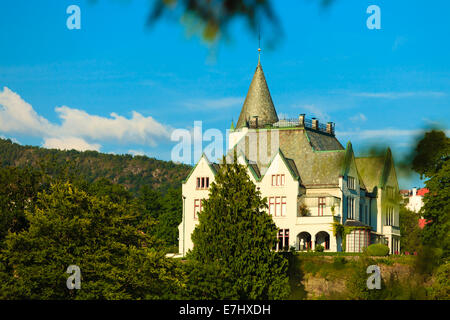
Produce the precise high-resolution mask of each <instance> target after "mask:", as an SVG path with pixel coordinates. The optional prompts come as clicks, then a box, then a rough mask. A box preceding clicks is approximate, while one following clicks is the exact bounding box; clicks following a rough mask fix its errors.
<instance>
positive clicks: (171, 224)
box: [156, 188, 183, 247]
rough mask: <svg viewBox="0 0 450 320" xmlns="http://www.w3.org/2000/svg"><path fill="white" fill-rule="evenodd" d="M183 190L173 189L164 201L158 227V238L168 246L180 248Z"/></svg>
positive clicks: (168, 192)
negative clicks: (179, 229) (179, 228)
mask: <svg viewBox="0 0 450 320" xmlns="http://www.w3.org/2000/svg"><path fill="white" fill-rule="evenodd" d="M182 210H183V202H182V200H181V188H177V189H174V188H171V189H169V190H168V191H167V193H166V195H165V196H164V198H163V201H162V213H161V215H160V217H159V221H158V224H157V226H156V236H157V237H158V238H159V239H161V240H163V241H164V242H165V243H166V245H167V246H172V247H173V246H178V225H179V224H180V223H181V220H182V218H183V217H182Z"/></svg>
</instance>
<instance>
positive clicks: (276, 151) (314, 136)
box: [179, 61, 400, 256]
mask: <svg viewBox="0 0 450 320" xmlns="http://www.w3.org/2000/svg"><path fill="white" fill-rule="evenodd" d="M231 129H232V130H231V132H230V134H229V137H228V138H229V150H228V154H227V161H229V162H231V161H232V160H233V155H234V152H235V151H236V153H237V155H238V161H239V162H240V163H241V164H243V165H245V166H247V168H248V175H249V177H250V179H251V180H252V181H253V183H254V184H255V185H256V187H257V188H259V190H260V191H261V193H262V196H263V197H267V203H268V213H269V214H270V215H272V217H273V220H274V222H275V224H276V225H277V227H278V228H279V233H278V243H277V246H276V250H288V249H290V248H291V247H294V248H295V249H296V250H308V249H312V250H314V248H315V246H317V245H319V244H320V245H322V246H323V247H324V248H325V251H332V252H336V251H343V248H342V245H343V243H345V245H346V248H345V249H346V250H345V251H347V252H361V251H362V249H363V248H364V247H367V246H368V245H369V244H371V243H375V242H383V243H386V244H387V245H388V246H389V248H390V252H391V253H395V252H398V251H399V250H400V229H399V206H398V201H397V200H398V197H397V196H398V194H399V188H398V182H397V176H396V173H395V168H394V161H393V158H392V154H391V151H390V149H389V148H388V149H387V150H386V153H385V154H384V156H381V157H360V158H358V157H355V155H354V152H353V148H352V145H351V143H350V142H348V143H347V146H346V147H345V148H344V147H343V146H342V145H341V143H340V142H339V141H338V140H337V138H336V137H335V133H334V123H332V122H328V123H327V124H326V125H322V124H320V123H319V120H318V119H315V118H313V119H312V120H308V119H306V118H305V115H304V114H300V116H299V117H298V118H297V119H289V120H286V119H284V120H279V119H278V116H277V113H276V110H275V107H274V104H273V101H272V98H271V95H270V92H269V88H268V86H267V83H266V79H265V76H264V73H263V70H262V66H261V63H260V62H259V61H258V65H257V67H256V71H255V74H254V76H253V80H252V82H251V85H250V88H249V91H248V93H247V97H246V99H245V102H244V105H243V107H242V110H241V113H240V116H239V120H238V122H237V124H236V127H235V126H234V124H233V123H232V126H231ZM218 168H219V165H218V164H216V163H211V162H210V161H209V160H208V159H207V157H206V156H205V155H203V156H202V157H201V158H200V160H199V161H198V163H197V164H196V165H195V167H194V168H193V169H192V171H191V172H190V174H189V175H188V177H187V178H186V180H185V181H184V182H183V185H182V193H183V220H182V222H181V224H180V225H179V254H180V255H182V256H184V255H185V254H186V252H187V251H188V250H190V249H192V248H193V243H192V240H191V234H192V232H193V231H194V228H195V226H196V225H197V223H198V215H199V214H200V213H201V210H202V201H201V200H202V199H206V198H208V194H209V190H208V189H209V186H210V185H211V183H212V182H213V181H214V177H215V174H216V172H217V170H218ZM334 223H339V224H342V225H343V226H347V227H349V228H347V229H348V230H350V233H349V234H348V235H347V236H346V237H347V238H346V239H345V240H346V241H342V239H341V238H340V237H339V235H337V236H334V235H333V224H334Z"/></svg>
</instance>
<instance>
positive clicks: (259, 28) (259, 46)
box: [258, 26, 261, 63]
mask: <svg viewBox="0 0 450 320" xmlns="http://www.w3.org/2000/svg"><path fill="white" fill-rule="evenodd" d="M259 62H261V26H258V63H259Z"/></svg>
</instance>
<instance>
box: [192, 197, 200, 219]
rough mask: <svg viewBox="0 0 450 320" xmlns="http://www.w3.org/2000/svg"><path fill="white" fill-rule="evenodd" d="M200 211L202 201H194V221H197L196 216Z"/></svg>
mask: <svg viewBox="0 0 450 320" xmlns="http://www.w3.org/2000/svg"><path fill="white" fill-rule="evenodd" d="M201 211H202V199H195V200H194V219H198V214H199V213H200V212H201Z"/></svg>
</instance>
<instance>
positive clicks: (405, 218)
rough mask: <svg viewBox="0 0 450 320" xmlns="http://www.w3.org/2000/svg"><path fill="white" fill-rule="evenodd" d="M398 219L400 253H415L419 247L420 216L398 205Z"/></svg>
mask: <svg viewBox="0 0 450 320" xmlns="http://www.w3.org/2000/svg"><path fill="white" fill-rule="evenodd" d="M399 217H400V234H401V236H400V243H401V251H402V252H405V251H408V252H415V251H417V250H418V249H419V247H420V245H421V240H420V239H421V238H420V237H421V235H420V234H421V230H420V228H419V218H420V215H419V214H418V213H416V212H414V211H411V210H408V209H407V208H406V207H405V206H404V205H400V211H399Z"/></svg>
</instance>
